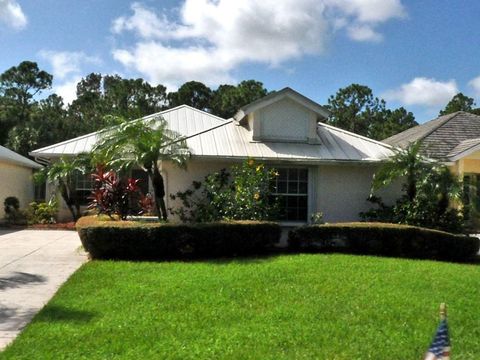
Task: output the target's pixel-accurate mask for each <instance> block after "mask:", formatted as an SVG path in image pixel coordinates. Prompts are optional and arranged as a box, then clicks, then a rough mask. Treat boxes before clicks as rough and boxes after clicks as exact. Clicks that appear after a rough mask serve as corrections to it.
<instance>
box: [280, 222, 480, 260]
mask: <svg viewBox="0 0 480 360" xmlns="http://www.w3.org/2000/svg"><path fill="white" fill-rule="evenodd" d="M288 243H289V246H290V248H291V249H292V250H294V251H342V252H347V253H354V254H369V255H383V256H397V257H410V258H431V259H441V260H455V261H469V260H471V259H472V258H473V257H475V256H476V255H477V254H478V251H479V247H480V241H479V239H478V238H477V237H472V236H466V235H458V234H451V233H447V232H443V231H438V230H431V229H426V228H421V227H416V226H408V225H398V224H386V223H367V222H361V223H338V224H324V225H310V226H302V227H298V228H296V229H293V230H291V231H290V233H289V238H288Z"/></svg>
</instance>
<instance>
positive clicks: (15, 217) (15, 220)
mask: <svg viewBox="0 0 480 360" xmlns="http://www.w3.org/2000/svg"><path fill="white" fill-rule="evenodd" d="M3 207H4V210H5V220H6V221H7V222H8V223H10V224H21V223H22V222H24V221H25V215H24V214H23V212H22V211H21V210H20V201H18V198H16V197H15V196H8V197H6V198H5V200H4V202H3Z"/></svg>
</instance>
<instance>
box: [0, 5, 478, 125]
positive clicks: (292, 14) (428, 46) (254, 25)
mask: <svg viewBox="0 0 480 360" xmlns="http://www.w3.org/2000/svg"><path fill="white" fill-rule="evenodd" d="M478 14H480V3H479V2H478V1H473V0H472V1H447V0H445V1H438V0H437V1H429V0H424V1H406V0H264V1H262V2H259V1H255V0H242V1H241V2H240V1H236V0H216V1H213V0H182V1H173V0H168V1H167V0H163V1H154V0H145V1H141V2H134V1H129V0H102V1H98V0H81V1H64V0H63V1H60V0H42V1H38V0H0V53H1V54H2V55H1V56H0V71H4V70H6V69H7V68H9V67H10V66H13V65H16V64H18V63H19V62H20V61H22V60H34V61H37V62H38V63H39V65H40V67H42V68H44V69H46V70H47V71H49V72H51V73H53V74H54V76H55V82H54V91H56V92H58V93H60V94H61V95H63V96H64V97H65V98H67V99H71V98H72V96H73V94H74V84H75V83H76V81H77V80H78V79H79V78H80V77H82V76H84V75H86V74H88V73H90V72H101V73H109V74H110V73H119V74H121V75H122V76H125V77H127V76H128V77H143V78H145V79H147V80H149V81H150V82H152V83H163V84H165V85H167V86H168V87H169V88H170V89H175V87H176V86H178V85H179V84H182V83H183V82H185V81H187V80H199V81H203V82H205V83H207V84H208V85H210V86H211V87H213V88H214V87H216V86H217V85H218V84H219V83H225V82H227V83H228V82H233V83H234V82H237V81H240V80H243V79H256V80H260V81H262V82H263V83H264V84H265V86H266V87H267V88H268V89H269V90H276V89H280V88H282V87H285V86H290V87H292V88H294V89H296V90H298V91H300V92H301V93H303V94H305V95H306V96H308V97H310V98H312V99H313V100H315V101H318V102H319V103H321V104H323V103H326V101H327V98H328V96H329V95H330V94H333V93H335V92H336V91H337V89H338V88H340V87H344V86H347V85H349V84H351V83H354V82H355V83H361V84H365V85H368V86H370V87H371V88H372V89H373V91H374V93H375V95H377V96H381V97H384V98H386V100H387V105H388V106H390V107H398V106H405V107H406V108H407V109H408V110H410V111H412V112H413V113H414V114H415V116H416V118H417V120H418V121H419V122H423V121H426V120H429V119H431V118H434V117H435V116H436V114H437V113H438V111H439V110H440V109H441V108H443V107H444V105H445V103H446V102H447V101H448V99H449V98H451V96H452V95H453V94H455V93H456V92H458V91H462V92H463V93H465V94H467V95H469V96H472V97H474V98H475V99H476V101H477V102H478V103H479V105H480V61H479V59H480V46H479V45H480V44H479V42H480V25H479V23H478Z"/></svg>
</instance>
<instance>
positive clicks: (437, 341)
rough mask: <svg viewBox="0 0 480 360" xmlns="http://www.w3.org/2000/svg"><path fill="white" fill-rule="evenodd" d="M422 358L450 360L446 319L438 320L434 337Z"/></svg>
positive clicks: (427, 359) (426, 359)
mask: <svg viewBox="0 0 480 360" xmlns="http://www.w3.org/2000/svg"><path fill="white" fill-rule="evenodd" d="M424 360H450V337H449V336H448V326H447V319H443V320H442V321H440V325H439V326H438V329H437V332H436V334H435V338H434V339H433V341H432V345H430V348H429V349H428V352H427V354H426V355H425V359H424Z"/></svg>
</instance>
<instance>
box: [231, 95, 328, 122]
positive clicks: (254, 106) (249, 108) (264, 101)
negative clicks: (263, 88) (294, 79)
mask: <svg viewBox="0 0 480 360" xmlns="http://www.w3.org/2000/svg"><path fill="white" fill-rule="evenodd" d="M285 97H288V98H290V99H292V100H294V101H296V102H297V103H299V104H301V105H303V106H304V107H306V108H308V109H310V110H311V111H313V112H315V113H317V114H318V115H320V116H321V117H322V118H325V119H326V118H328V117H329V116H330V112H329V111H328V110H327V109H325V108H324V107H323V106H321V105H320V104H318V103H317V102H315V101H313V100H312V99H310V98H308V97H306V96H305V95H302V94H300V93H299V92H298V91H295V90H293V89H292V88H290V87H284V88H283V89H281V90H278V91H272V92H271V93H269V94H267V95H266V96H264V97H262V98H260V99H257V100H255V101H253V102H251V103H250V104H247V105H245V106H242V107H241V108H240V109H239V110H238V111H237V113H236V114H235V115H234V116H233V119H234V120H235V121H236V122H237V123H239V122H240V121H241V120H242V119H243V118H245V116H247V115H248V114H250V113H252V112H254V111H256V110H258V109H261V108H263V107H265V106H268V105H271V104H273V103H275V102H277V101H279V100H281V99H283V98H285Z"/></svg>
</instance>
